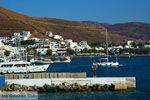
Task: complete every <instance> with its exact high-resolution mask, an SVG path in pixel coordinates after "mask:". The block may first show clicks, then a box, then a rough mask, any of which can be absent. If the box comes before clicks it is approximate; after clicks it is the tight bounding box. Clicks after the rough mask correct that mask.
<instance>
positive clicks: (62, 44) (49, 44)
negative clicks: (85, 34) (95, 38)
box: [0, 31, 150, 57]
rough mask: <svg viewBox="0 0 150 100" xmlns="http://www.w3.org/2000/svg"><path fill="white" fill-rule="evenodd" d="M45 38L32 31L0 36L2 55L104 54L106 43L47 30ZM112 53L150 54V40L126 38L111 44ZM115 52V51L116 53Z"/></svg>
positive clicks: (0, 51) (110, 50)
mask: <svg viewBox="0 0 150 100" xmlns="http://www.w3.org/2000/svg"><path fill="white" fill-rule="evenodd" d="M43 35H45V36H47V38H45V39H39V38H37V37H31V36H32V33H31V32H30V31H24V32H22V33H13V35H12V36H11V37H0V54H1V56H2V57H3V56H10V57H11V56H14V55H17V54H19V52H26V51H27V52H28V55H34V56H70V55H74V56H75V55H76V56H91V55H95V56H104V55H105V49H106V48H105V44H100V43H93V44H90V45H89V44H88V43H87V41H81V42H79V43H77V42H74V41H73V40H72V39H64V38H63V37H62V36H60V35H54V34H53V33H52V32H45V33H43ZM108 50H109V54H110V55H114V54H117V55H121V54H122V55H134V54H150V41H146V42H144V43H143V44H136V43H135V42H134V41H131V40H124V41H123V42H122V43H120V44H117V45H115V44H113V43H111V44H109V46H108ZM114 52H115V53H114Z"/></svg>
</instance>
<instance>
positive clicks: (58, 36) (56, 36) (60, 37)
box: [53, 35, 64, 40]
mask: <svg viewBox="0 0 150 100" xmlns="http://www.w3.org/2000/svg"><path fill="white" fill-rule="evenodd" d="M53 38H54V39H55V40H64V39H63V37H62V36H60V35H54V36H53Z"/></svg>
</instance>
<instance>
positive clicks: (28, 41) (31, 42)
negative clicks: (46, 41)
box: [21, 40, 35, 45]
mask: <svg viewBox="0 0 150 100" xmlns="http://www.w3.org/2000/svg"><path fill="white" fill-rule="evenodd" d="M34 44H35V40H25V41H21V45H34Z"/></svg>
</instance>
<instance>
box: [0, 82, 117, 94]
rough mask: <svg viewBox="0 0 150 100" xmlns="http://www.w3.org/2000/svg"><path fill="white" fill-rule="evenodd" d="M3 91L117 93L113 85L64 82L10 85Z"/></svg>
mask: <svg viewBox="0 0 150 100" xmlns="http://www.w3.org/2000/svg"><path fill="white" fill-rule="evenodd" d="M0 90H1V91H36V92H39V93H42V92H44V93H49V92H92V91H115V85H113V84H110V85H108V84H93V85H89V84H85V85H81V84H78V83H72V84H70V83H67V82H64V83H62V84H59V85H55V84H52V85H48V84H45V85H44V86H36V85H34V86H25V85H19V84H8V85H6V86H5V87H3V88H2V89H0Z"/></svg>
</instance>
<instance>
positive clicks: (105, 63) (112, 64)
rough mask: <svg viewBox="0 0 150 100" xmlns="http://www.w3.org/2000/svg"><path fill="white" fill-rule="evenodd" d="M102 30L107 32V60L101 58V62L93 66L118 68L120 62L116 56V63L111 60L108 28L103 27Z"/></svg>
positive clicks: (94, 63)
mask: <svg viewBox="0 0 150 100" xmlns="http://www.w3.org/2000/svg"><path fill="white" fill-rule="evenodd" d="M102 29H104V30H105V32H106V58H101V59H100V61H99V62H93V66H98V67H117V66H119V65H120V64H119V62H118V59H117V56H116V61H110V60H109V51H108V31H107V29H106V28H104V27H102Z"/></svg>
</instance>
